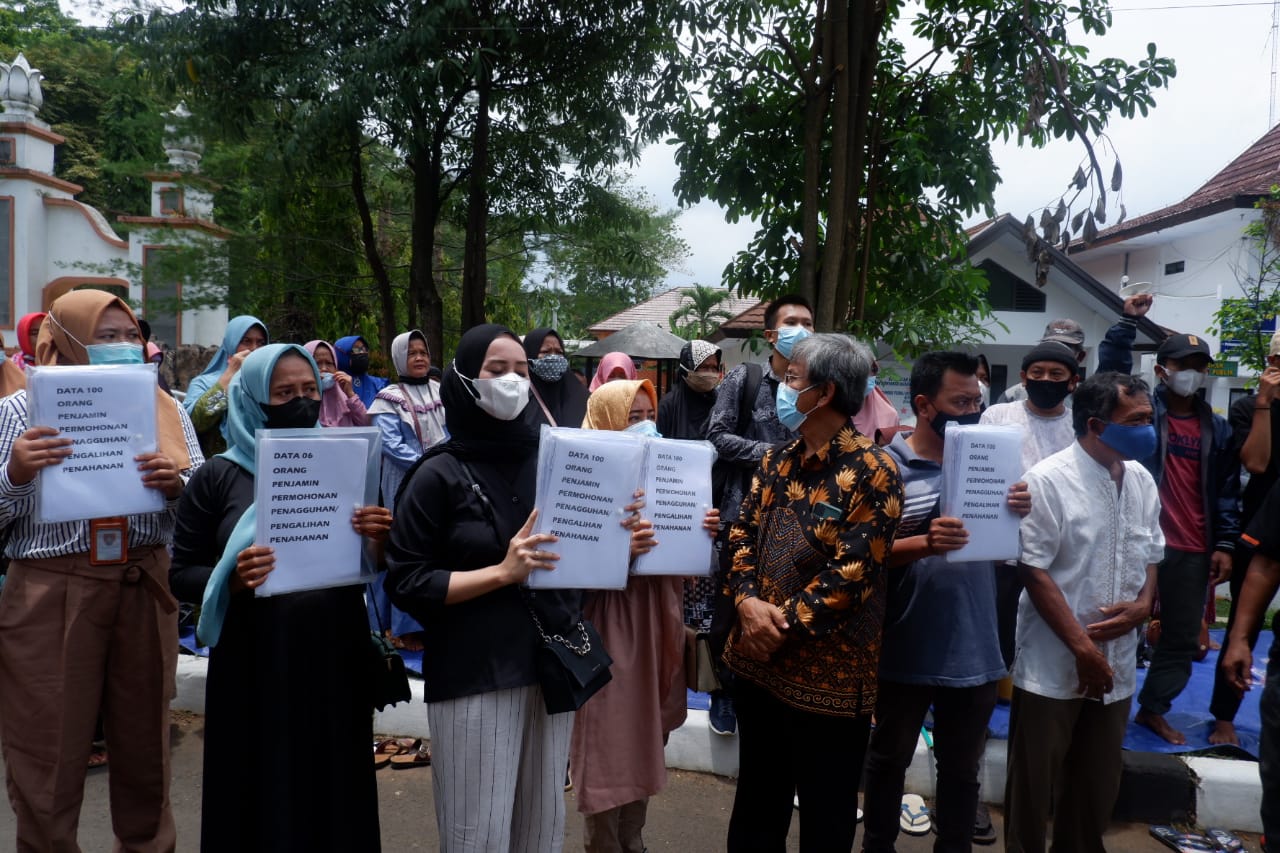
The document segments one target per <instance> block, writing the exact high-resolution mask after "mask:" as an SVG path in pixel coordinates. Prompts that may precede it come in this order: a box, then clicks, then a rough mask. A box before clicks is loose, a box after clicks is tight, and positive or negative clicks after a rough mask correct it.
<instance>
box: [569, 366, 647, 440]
mask: <svg viewBox="0 0 1280 853" xmlns="http://www.w3.org/2000/svg"><path fill="white" fill-rule="evenodd" d="M641 391H644V393H646V394H648V395H649V400H650V402H652V403H653V408H654V409H655V410H656V409H657V408H658V392H656V391H654V390H653V383H652V382H650V381H649V380H648V379H615V380H613V381H612V382H606V383H605V384H603V385H601V386H600V387H599V388H597V389H596V390H594V391H592V392H591V396H590V397H588V398H587V417H586V420H584V421H583V422H582V428H583V429H610V430H614V431H618V432H620V431H622V430H624V429H626V428H627V417H628V416H629V415H630V414H631V406H632V405H634V403H635V401H636V395H637V394H639V393H640V392H641Z"/></svg>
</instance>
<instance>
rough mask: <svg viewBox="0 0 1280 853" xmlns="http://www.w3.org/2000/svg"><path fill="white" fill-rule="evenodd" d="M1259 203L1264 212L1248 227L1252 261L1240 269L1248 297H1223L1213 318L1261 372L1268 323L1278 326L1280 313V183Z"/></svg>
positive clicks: (1243, 360)
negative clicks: (1276, 322) (1277, 320)
mask: <svg viewBox="0 0 1280 853" xmlns="http://www.w3.org/2000/svg"><path fill="white" fill-rule="evenodd" d="M1255 206H1256V207H1257V208H1258V210H1259V211H1260V212H1261V214H1262V215H1261V216H1260V217H1259V218H1258V219H1255V220H1254V221H1253V222H1250V223H1249V224H1248V225H1247V226H1245V229H1244V237H1245V240H1247V241H1248V243H1249V246H1250V248H1251V249H1252V252H1251V253H1250V255H1249V265H1248V267H1247V268H1246V269H1241V270H1238V271H1237V272H1236V276H1237V280H1238V281H1239V282H1240V289H1241V290H1242V291H1244V297H1243V298H1237V299H1224V300H1222V306H1221V307H1220V308H1219V309H1218V310H1217V312H1216V313H1215V314H1214V315H1213V321H1214V323H1215V326H1216V328H1215V329H1214V331H1215V332H1216V333H1217V334H1218V335H1219V337H1221V338H1222V339H1223V340H1224V341H1225V340H1234V341H1237V342H1238V343H1239V348H1238V349H1236V350H1234V351H1233V353H1232V356H1233V357H1234V358H1238V359H1239V360H1240V365H1241V366H1242V367H1247V368H1249V369H1251V370H1253V371H1254V372H1255V373H1259V374H1260V373H1262V371H1264V370H1265V369H1266V367H1267V355H1268V353H1269V352H1270V348H1271V335H1272V332H1270V331H1268V330H1266V329H1265V328H1264V324H1270V325H1271V328H1272V329H1274V328H1275V321H1276V318H1277V316H1280V187H1272V188H1271V195H1270V196H1269V197H1268V198H1264V199H1261V200H1259V201H1258V202H1257V204H1256V205H1255Z"/></svg>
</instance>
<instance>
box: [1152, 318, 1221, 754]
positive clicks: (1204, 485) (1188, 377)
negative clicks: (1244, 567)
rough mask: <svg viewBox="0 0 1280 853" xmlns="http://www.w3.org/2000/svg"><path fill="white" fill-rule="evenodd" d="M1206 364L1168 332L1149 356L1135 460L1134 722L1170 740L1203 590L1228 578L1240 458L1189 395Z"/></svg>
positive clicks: (1191, 344)
mask: <svg viewBox="0 0 1280 853" xmlns="http://www.w3.org/2000/svg"><path fill="white" fill-rule="evenodd" d="M1212 362H1213V358H1212V356H1211V355H1210V354H1209V345H1208V344H1207V343H1206V342H1205V340H1204V339H1203V338H1201V337H1198V336H1197V335H1186V334H1176V335H1171V336H1169V337H1168V338H1167V339H1166V340H1165V341H1164V343H1162V344H1161V345H1160V348H1159V349H1158V350H1156V377H1157V378H1158V379H1159V380H1160V387H1159V388H1157V389H1156V393H1155V395H1154V401H1153V402H1154V406H1155V424H1156V430H1157V433H1158V435H1159V444H1158V446H1157V449H1156V453H1155V454H1154V455H1153V456H1152V458H1151V459H1148V460H1145V463H1144V464H1146V466H1147V468H1148V469H1149V470H1150V471H1151V474H1152V476H1154V477H1155V480H1156V482H1157V483H1158V484H1159V486H1160V527H1161V529H1162V530H1163V531H1164V536H1165V557H1164V560H1163V562H1161V563H1160V569H1159V575H1158V585H1159V592H1160V628H1161V630H1160V639H1159V641H1158V642H1157V643H1156V648H1155V654H1154V655H1153V657H1152V659H1151V668H1150V670H1149V671H1148V672H1147V679H1146V683H1145V684H1144V685H1143V687H1142V692H1141V693H1139V694H1138V704H1139V706H1141V709H1140V710H1139V711H1138V713H1137V715H1136V716H1135V717H1134V722H1136V723H1140V724H1142V725H1144V726H1146V727H1147V728H1149V729H1151V730H1152V731H1153V732H1155V733H1156V734H1158V735H1160V736H1161V737H1162V738H1164V739H1165V740H1167V741H1169V742H1170V743H1173V744H1183V743H1186V738H1185V737H1184V736H1183V734H1182V733H1181V732H1179V731H1178V730H1176V729H1175V728H1173V727H1172V726H1171V725H1169V723H1168V721H1166V720H1165V718H1164V715H1165V714H1166V713H1168V711H1169V708H1170V706H1171V704H1172V703H1173V700H1174V699H1175V698H1176V697H1177V696H1178V694H1179V693H1181V692H1182V690H1183V688H1184V687H1186V685H1187V679H1188V678H1190V676H1191V662H1192V660H1193V659H1194V658H1195V655H1196V652H1197V651H1198V650H1199V638H1200V621H1201V619H1202V617H1203V614H1204V603H1205V590H1206V587H1207V585H1208V584H1209V583H1213V584H1215V585H1216V584H1218V583H1221V582H1222V581H1225V580H1227V579H1228V578H1230V577H1231V555H1232V551H1234V550H1235V542H1236V538H1237V537H1238V536H1239V535H1240V516H1239V511H1238V509H1237V500H1238V498H1239V495H1240V462H1239V459H1238V458H1236V456H1235V453H1234V451H1233V445H1232V438H1231V427H1230V425H1228V423H1227V420H1226V418H1223V417H1222V416H1221V415H1216V414H1214V413H1213V410H1212V409H1211V408H1209V404H1208V403H1206V402H1205V401H1204V400H1203V399H1201V397H1200V396H1199V395H1198V393H1197V392H1198V391H1199V390H1200V389H1201V387H1203V385H1204V381H1205V378H1206V375H1207V371H1208V369H1209V365H1210V364H1211V363H1212Z"/></svg>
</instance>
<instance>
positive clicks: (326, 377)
mask: <svg viewBox="0 0 1280 853" xmlns="http://www.w3.org/2000/svg"><path fill="white" fill-rule="evenodd" d="M332 387H333V374H332V373H321V374H320V390H321V391H328V390H329V389H330V388H332Z"/></svg>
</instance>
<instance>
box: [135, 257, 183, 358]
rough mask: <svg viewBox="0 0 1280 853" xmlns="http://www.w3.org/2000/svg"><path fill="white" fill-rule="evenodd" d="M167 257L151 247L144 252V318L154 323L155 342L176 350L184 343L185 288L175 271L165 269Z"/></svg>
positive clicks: (152, 328)
mask: <svg viewBox="0 0 1280 853" xmlns="http://www.w3.org/2000/svg"><path fill="white" fill-rule="evenodd" d="M163 256H164V249H158V248H147V249H144V250H143V252H142V267H143V270H142V277H143V288H142V316H143V317H144V318H145V319H146V321H147V322H148V323H150V324H151V342H152V343H154V344H156V345H157V346H159V347H161V348H165V347H170V348H172V347H176V346H178V345H179V344H180V343H181V341H180V340H178V336H179V334H180V333H181V328H182V321H181V317H180V312H179V307H180V306H179V300H180V299H181V297H182V285H181V284H180V283H179V281H178V279H177V277H176V276H174V275H173V273H172V272H171V271H166V270H165V267H166V264H165V263H164V262H163ZM168 266H172V264H169V265H168Z"/></svg>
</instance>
